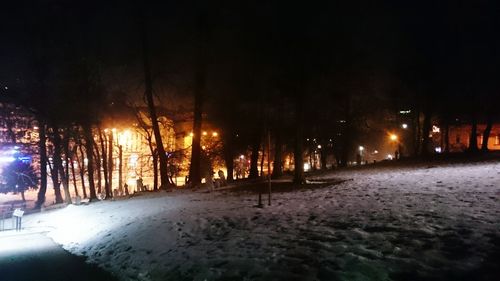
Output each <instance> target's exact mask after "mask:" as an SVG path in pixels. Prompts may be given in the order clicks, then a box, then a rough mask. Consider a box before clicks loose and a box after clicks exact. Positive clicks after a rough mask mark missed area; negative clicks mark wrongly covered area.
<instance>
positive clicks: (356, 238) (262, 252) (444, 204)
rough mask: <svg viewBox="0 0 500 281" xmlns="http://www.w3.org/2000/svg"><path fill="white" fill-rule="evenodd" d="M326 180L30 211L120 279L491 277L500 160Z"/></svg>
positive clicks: (38, 224)
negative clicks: (314, 185)
mask: <svg viewBox="0 0 500 281" xmlns="http://www.w3.org/2000/svg"><path fill="white" fill-rule="evenodd" d="M332 176H334V177H340V178H344V179H353V180H351V181H346V182H343V183H341V184H339V185H334V186H331V187H327V188H322V189H315V190H304V191H296V192H288V193H277V194H274V195H273V205H272V206H270V207H268V206H266V208H264V209H258V208H254V207H253V205H254V204H255V203H256V196H255V195H252V194H248V193H246V194H241V193H231V192H213V193H202V192H180V191H179V192H174V193H159V194H148V195H144V196H140V197H136V198H133V199H130V200H121V201H114V202H99V203H94V204H91V205H89V206H69V207H67V208H66V209H63V210H57V211H52V212H47V213H44V214H36V215H30V216H28V217H27V221H28V227H29V228H32V229H47V230H49V231H50V232H49V235H50V236H51V237H52V238H53V239H54V240H55V241H56V242H57V243H60V244H62V245H63V246H64V247H65V248H66V249H68V250H70V251H71V252H73V253H76V254H79V255H85V256H87V257H88V260H89V261H90V262H93V263H98V264H99V265H101V266H102V267H104V268H105V269H107V270H109V271H112V272H113V273H115V274H116V275H117V276H118V277H120V278H121V279H122V280H500V279H496V278H498V277H499V275H498V274H499V271H498V269H497V268H496V267H497V263H499V261H500V258H499V254H498V253H499V252H500V206H499V199H500V163H498V162H488V163H475V164H454V165H451V164H449V165H441V166H438V167H432V166H430V167H425V166H423V167H401V168H394V167H393V168H387V167H386V168H376V169H361V170H346V171H341V172H334V173H332V174H329V175H325V177H332Z"/></svg>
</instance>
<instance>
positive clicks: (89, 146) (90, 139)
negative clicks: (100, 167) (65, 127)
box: [83, 123, 97, 200]
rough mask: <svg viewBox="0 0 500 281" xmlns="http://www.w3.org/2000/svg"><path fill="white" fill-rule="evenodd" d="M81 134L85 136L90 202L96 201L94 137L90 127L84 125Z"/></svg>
mask: <svg viewBox="0 0 500 281" xmlns="http://www.w3.org/2000/svg"><path fill="white" fill-rule="evenodd" d="M83 132H84V134H85V150H86V152H87V159H88V161H87V176H88V178H89V192H90V200H95V199H97V194H96V190H95V183H94V153H93V151H94V136H93V134H92V126H91V125H90V124H88V123H87V124H84V127H83Z"/></svg>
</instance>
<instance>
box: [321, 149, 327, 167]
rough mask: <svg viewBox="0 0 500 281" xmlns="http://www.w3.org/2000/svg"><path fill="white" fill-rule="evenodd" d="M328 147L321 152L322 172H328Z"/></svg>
mask: <svg viewBox="0 0 500 281" xmlns="http://www.w3.org/2000/svg"><path fill="white" fill-rule="evenodd" d="M326 149H327V148H326V146H325V147H323V149H322V150H321V151H320V158H321V170H326V157H327V154H326Z"/></svg>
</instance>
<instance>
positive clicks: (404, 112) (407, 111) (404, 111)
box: [399, 109, 411, 114]
mask: <svg viewBox="0 0 500 281" xmlns="http://www.w3.org/2000/svg"><path fill="white" fill-rule="evenodd" d="M399 113H400V114H410V113H411V110H409V109H408V110H400V111H399Z"/></svg>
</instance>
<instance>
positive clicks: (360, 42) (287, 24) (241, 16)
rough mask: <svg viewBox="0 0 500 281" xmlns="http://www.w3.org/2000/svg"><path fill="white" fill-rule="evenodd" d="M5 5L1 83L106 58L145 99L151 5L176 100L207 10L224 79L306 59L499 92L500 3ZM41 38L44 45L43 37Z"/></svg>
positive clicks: (215, 62)
mask: <svg viewBox="0 0 500 281" xmlns="http://www.w3.org/2000/svg"><path fill="white" fill-rule="evenodd" d="M103 2H105V3H103ZM347 2H348V3H347ZM2 5H4V7H3V8H2V11H1V26H2V27H1V28H2V37H3V38H2V44H1V46H0V84H1V85H12V84H13V83H15V81H16V79H28V78H27V77H29V76H30V75H32V73H31V71H32V69H31V68H32V67H31V66H32V64H31V62H32V57H33V54H36V53H37V52H38V54H40V53H41V54H42V55H43V56H44V57H45V58H46V59H47V60H48V61H49V62H50V64H51V66H52V67H55V68H57V67H58V66H60V65H61V64H68V62H69V61H71V60H72V59H73V58H74V57H75V56H76V57H78V56H81V55H82V53H85V54H87V55H89V54H91V56H92V57H93V59H95V60H96V61H97V62H99V65H100V66H101V67H102V69H103V71H102V75H103V79H104V80H105V81H107V82H108V83H107V87H108V88H109V91H110V92H126V93H128V94H132V95H133V94H134V93H136V94H137V95H140V93H141V91H142V90H141V84H142V72H141V71H142V70H141V64H140V34H139V30H138V18H139V17H140V14H141V11H143V13H144V15H145V16H146V18H147V26H148V32H149V40H150V46H151V48H150V51H151V56H152V65H153V73H154V76H155V85H156V89H157V91H158V92H159V94H160V95H163V96H165V98H166V99H168V97H169V96H172V95H173V96H176V97H179V96H186V97H187V96H190V95H191V91H192V89H191V86H190V85H191V84H192V83H191V82H192V81H191V79H192V74H191V73H192V70H193V64H194V52H195V46H196V42H197V39H198V38H197V32H196V31H197V30H196V19H197V16H198V15H199V14H200V12H202V13H206V14H207V28H206V30H208V33H209V44H208V47H207V49H208V51H207V53H208V57H209V59H208V62H209V72H210V74H209V77H211V78H213V79H212V80H213V81H215V82H210V83H213V84H214V85H220V84H224V82H228V81H229V82H231V81H238V78H237V76H238V75H240V76H245V77H248V76H256V77H260V75H262V76H265V75H267V74H266V73H274V72H276V73H279V72H280V71H283V69H290V68H294V67H299V66H301V67H305V68H306V69H307V70H308V73H309V74H310V75H311V76H312V79H315V78H316V77H319V76H321V75H327V76H328V75H332V76H335V75H337V76H338V75H341V74H342V73H352V75H359V76H362V77H365V78H366V79H368V78H371V79H373V77H380V78H375V80H377V79H378V81H379V82H378V84H384V83H396V82H393V81H398V80H404V81H405V83H408V84H412V83H413V84H421V83H422V81H426V82H425V83H428V84H432V83H435V82H436V81H447V83H444V84H447V85H450V84H452V83H454V82H457V83H458V84H461V83H464V81H465V80H467V81H469V82H470V84H473V85H477V84H480V85H488V87H492V88H495V87H498V86H497V85H494V84H495V83H494V82H493V80H496V79H495V78H494V77H498V75H497V74H498V65H499V58H498V56H499V55H498V49H499V43H498V42H499V41H498V36H499V32H498V16H497V15H498V14H499V13H498V12H499V11H498V6H497V4H496V3H495V1H485V0H479V1H396V0H393V1H302V2H296V1H162V2H158V3H157V2H149V3H148V2H146V1H135V2H134V1H130V2H128V1H97V2H93V1H57V0H52V1H51V0H48V1H31V2H30V1H27V2H23V3H14V4H12V3H4V4H2ZM40 41H43V42H44V43H43V44H42V45H43V46H40V45H37V44H36V43H34V42H40ZM89 56H90V55H89ZM61 71H62V70H61ZM285 71H286V70H285ZM325 73H326V74H325ZM341 76H342V75H341ZM367 77H368V78H367ZM259 79H260V78H259ZM262 79H264V78H262ZM332 79H334V78H332ZM366 79H365V80H366ZM384 79H386V80H387V81H382V80H384ZM361 80H363V79H360V81H361ZM459 88H461V87H459ZM496 89H498V88H496ZM242 92H244V91H242Z"/></svg>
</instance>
